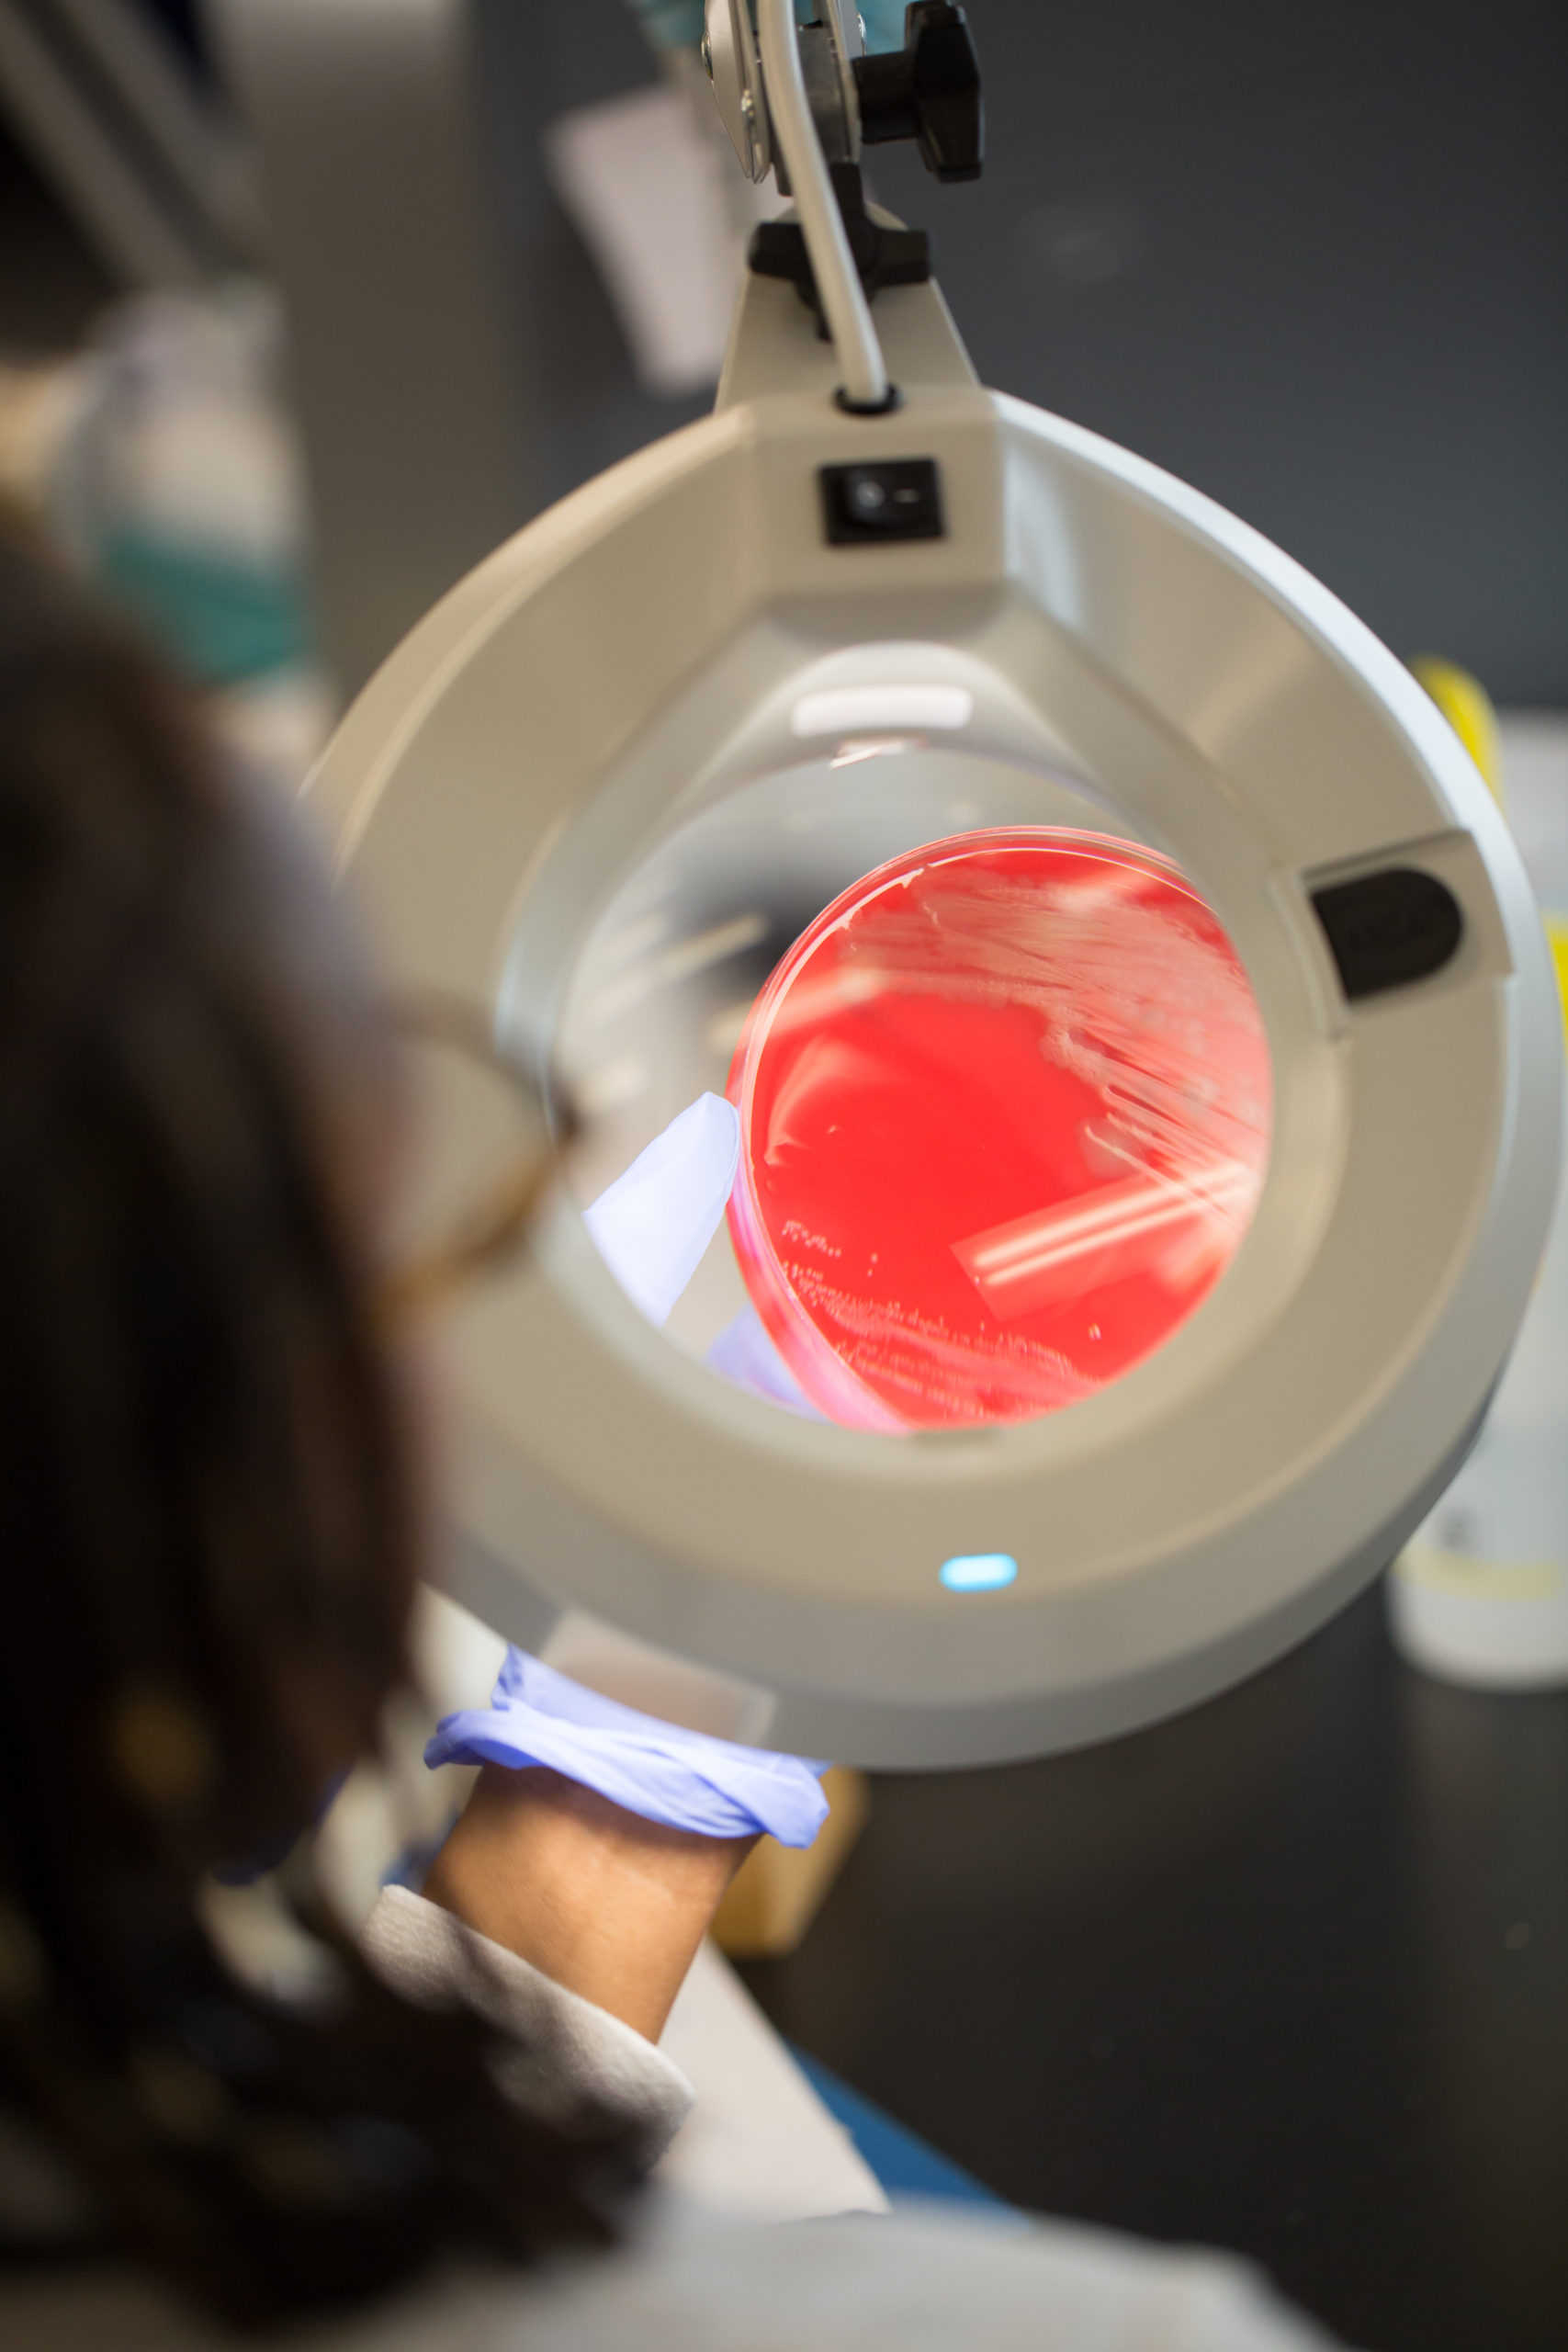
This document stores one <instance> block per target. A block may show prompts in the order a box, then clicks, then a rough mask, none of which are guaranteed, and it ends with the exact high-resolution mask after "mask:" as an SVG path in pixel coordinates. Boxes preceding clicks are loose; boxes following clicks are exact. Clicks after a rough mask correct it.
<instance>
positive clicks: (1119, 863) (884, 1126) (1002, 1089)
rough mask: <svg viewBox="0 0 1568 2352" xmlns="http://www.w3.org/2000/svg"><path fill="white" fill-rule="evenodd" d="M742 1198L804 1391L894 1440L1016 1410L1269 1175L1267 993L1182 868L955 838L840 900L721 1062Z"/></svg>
mask: <svg viewBox="0 0 1568 2352" xmlns="http://www.w3.org/2000/svg"><path fill="white" fill-rule="evenodd" d="M728 1097H729V1100H730V1102H731V1103H733V1104H734V1105H735V1106H736V1109H737V1110H738V1112H739V1123H740V1150H739V1170H738V1173H737V1177H736V1182H735V1184H734V1189H733V1192H732V1193H731V1194H730V1196H729V1202H728V1225H729V1233H730V1238H731V1240H732V1243H733V1248H734V1252H735V1257H736V1260H737V1261H738V1263H739V1270H740V1273H741V1275H742V1278H743V1280H744V1283H745V1286H746V1290H747V1292H748V1293H749V1295H750V1301H751V1304H752V1306H753V1307H754V1309H755V1311H756V1315H757V1316H758V1317H759V1318H760V1319H761V1324H762V1326H763V1327H764V1329H765V1331H766V1334H767V1337H768V1339H769V1340H771V1342H772V1344H773V1348H774V1349H776V1351H777V1353H778V1356H779V1357H780V1358H781V1359H782V1361H783V1364H784V1366H785V1367H787V1372H788V1374H789V1376H790V1378H791V1380H792V1381H793V1383H795V1385H797V1387H798V1390H799V1392H800V1395H801V1397H802V1398H803V1399H804V1401H805V1402H806V1403H807V1406H808V1407H810V1408H814V1409H815V1410H816V1411H818V1412H819V1413H822V1414H824V1415H826V1416H827V1417H828V1418H829V1419H832V1420H835V1421H838V1422H840V1423H841V1424H844V1425H846V1426H848V1427H851V1428H857V1429H864V1430H885V1431H889V1432H897V1431H905V1430H922V1429H942V1428H953V1427H964V1426H973V1425H976V1424H980V1423H986V1422H1007V1421H1017V1420H1024V1419H1032V1418H1034V1417H1036V1416H1039V1415H1041V1414H1044V1413H1050V1412H1054V1411H1056V1410H1059V1409H1060V1408H1062V1407H1064V1406H1066V1405H1070V1404H1073V1403H1075V1402H1077V1400H1078V1399H1080V1398H1082V1397H1089V1396H1090V1395H1092V1394H1093V1393H1094V1392H1095V1391H1096V1390H1097V1389H1099V1388H1100V1387H1103V1386H1104V1385H1106V1384H1107V1383H1108V1382H1110V1381H1112V1380H1115V1379H1116V1378H1118V1377H1119V1376H1120V1375H1121V1374H1123V1373H1125V1372H1127V1371H1128V1370H1130V1369H1131V1368H1132V1366H1133V1365H1134V1364H1135V1363H1139V1362H1140V1361H1141V1360H1142V1359H1143V1358H1144V1357H1145V1356H1147V1355H1148V1354H1150V1353H1151V1351H1153V1350H1155V1349H1156V1348H1157V1347H1159V1346H1160V1345H1161V1344H1162V1343H1163V1342H1164V1341H1165V1340H1167V1339H1168V1338H1169V1337H1170V1336H1171V1334H1172V1333H1173V1332H1174V1331H1175V1330H1176V1329H1178V1328H1179V1326H1180V1325H1181V1324H1182V1323H1184V1322H1185V1321H1186V1320H1187V1318H1188V1317H1190V1315H1192V1314H1193V1313H1194V1311H1195V1310H1196V1309H1197V1307H1198V1306H1200V1305H1201V1303H1202V1301H1203V1299H1204V1298H1205V1297H1206V1296H1207V1295H1208V1294H1209V1293H1210V1291H1211V1290H1212V1289H1213V1286H1214V1284H1215V1283H1216V1282H1218V1280H1219V1279H1220V1277H1221V1275H1222V1274H1223V1273H1224V1271H1225V1268H1226V1267H1227V1266H1228V1265H1229V1263H1230V1262H1231V1260H1232V1258H1233V1257H1234V1256H1235V1251H1236V1250H1237V1248H1238V1247H1239V1245H1240V1243H1241V1240H1242V1238H1243V1236H1244V1235H1245V1234H1246V1232H1247V1227H1248V1225H1249V1224H1250V1222H1251V1220H1252V1216H1253V1213H1254V1210H1255V1208H1256V1205H1257V1202H1258V1195H1259V1193H1260V1192H1261V1189H1262V1184H1263V1180H1264V1176H1265V1173H1266V1170H1267V1164H1268V1156H1269V1135H1270V1125H1271V1085H1270V1074H1269V1053H1268V1046H1267V1041H1266V1038H1265V1035H1264V1029H1263V1023H1262V1019H1261V1016H1260V1014H1259V1012H1258V1004H1257V1001H1256V999H1255V998H1254V995H1253V992H1252V989H1251V987H1250V985H1249V983H1248V981H1247V975H1246V973H1245V971H1244V969H1243V967H1242V966H1241V963H1240V961H1239V959H1238V957H1237V956H1236V954H1235V949H1234V948H1233V946H1232V945H1231V943H1230V941H1229V939H1228V938H1227V937H1226V935H1225V933H1224V930H1223V929H1222V928H1221V926H1220V924H1219V922H1218V921H1217V919H1216V918H1215V916H1214V914H1213V911H1212V910H1211V909H1210V908H1209V907H1208V906H1207V905H1206V904H1205V902H1204V901H1203V899H1201V897H1200V896H1199V895H1198V894H1197V893H1196V892H1195V891H1194V889H1193V888H1192V887H1191V886H1190V883H1189V882H1187V881H1186V880H1185V879H1184V877H1183V876H1182V875H1181V874H1180V872H1179V870H1178V868H1177V867H1175V866H1174V865H1171V864H1170V863H1169V861H1168V860H1167V859H1165V858H1163V857H1162V856H1160V855H1159V854H1157V853H1156V852H1154V851H1152V850H1150V849H1147V848H1145V847H1144V846H1143V845H1142V844H1140V843H1137V842H1130V841H1125V840H1122V839H1119V838H1116V837H1114V836H1111V835H1109V834H1099V833H1091V832H1084V831H1069V830H1065V829H1062V828H1059V827H1047V826H1013V827H998V828H991V829H987V830H984V831H970V832H965V833H962V834H958V835H955V836H953V837H951V838H948V839H945V840H942V841H938V842H930V843H928V844H926V845H924V846H922V847H920V848H917V849H914V850H910V851H908V852H906V853H904V854H900V855H898V856H897V857H895V858H893V859H892V860H890V861H889V862H888V863H886V864H885V865H880V866H878V867H877V868H876V869H875V870H874V871H873V872H872V873H869V874H867V875H866V876H864V877H863V879H862V880H860V881H858V882H856V883H854V884H853V885H852V887H851V888H848V889H847V890H845V891H844V892H843V893H842V894H841V896H840V897H839V898H837V899H835V900H834V901H833V903H832V904H831V905H829V906H828V907H827V908H826V909H825V910H823V912H822V913H821V914H820V915H818V918H817V919H816V921H815V922H812V923H811V924H810V926H809V927H808V928H807V930H806V931H805V932H804V933H802V935H801V936H800V937H799V939H797V940H796V942H795V944H794V945H793V946H792V947H791V948H790V949H789V951H788V952H787V954H786V955H785V956H784V958H783V959H782V961H781V962H780V963H779V964H778V965H777V967H776V968H775V969H774V970H773V974H772V976H771V978H769V979H768V981H767V983H766V985H765V986H764V988H763V989H762V991H761V995H760V996H759V997H758V999H757V1001H756V1003H755V1005H754V1006H753V1008H752V1011H751V1013H750V1019H749V1020H748V1022H747V1024H746V1027H745V1030H744V1033H743V1035H742V1036H741V1039H740V1043H739V1047H738V1048H737V1051H736V1054H735V1057H734V1061H733V1064H732V1066H731V1069H730V1074H729V1082H728Z"/></svg>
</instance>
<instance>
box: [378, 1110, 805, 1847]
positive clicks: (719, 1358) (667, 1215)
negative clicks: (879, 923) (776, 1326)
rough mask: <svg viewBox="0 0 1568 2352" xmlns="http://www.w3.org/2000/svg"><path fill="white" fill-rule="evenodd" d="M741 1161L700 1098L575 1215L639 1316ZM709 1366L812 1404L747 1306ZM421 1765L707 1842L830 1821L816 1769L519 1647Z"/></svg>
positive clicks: (691, 1247) (690, 1254) (659, 1319)
mask: <svg viewBox="0 0 1568 2352" xmlns="http://www.w3.org/2000/svg"><path fill="white" fill-rule="evenodd" d="M739 1156H740V1121H739V1116H738V1114H737V1113H736V1111H735V1108H734V1105H733V1104H732V1103H727V1102H725V1101H724V1099H723V1097H722V1096H721V1095H717V1094H704V1095H701V1096H699V1098H698V1100H697V1101H696V1102H695V1103H692V1104H691V1105H690V1106H689V1107H688V1108H687V1109H686V1110H684V1111H682V1113H681V1114H680V1116H679V1118H676V1119H672V1120H671V1123H670V1125H669V1126H667V1127H666V1128H665V1130H664V1132H663V1134H662V1135H660V1136H656V1137H655V1139H654V1141H653V1142H652V1143H650V1144H649V1147H648V1148H647V1150H646V1151H644V1152H643V1153H641V1155H640V1156H639V1157H638V1158H637V1159H635V1160H634V1161H633V1162H632V1165H631V1166H630V1167H629V1168H628V1169H627V1170H626V1174H625V1175H624V1176H620V1177H618V1178H617V1179H616V1181H615V1183H613V1184H612V1185H611V1186H610V1188H609V1190H608V1191H607V1192H605V1193H601V1195H600V1197H599V1198H598V1200H597V1201H595V1202H594V1204H593V1206H592V1208H591V1209H589V1210H588V1211H587V1213H586V1216H585V1217H584V1220H583V1222H584V1223H585V1224H586V1226H587V1227H588V1230H589V1232H590V1233H591V1234H592V1237H593V1240H594V1244H595V1246H596V1247H597V1249H598V1250H599V1252H600V1255H601V1256H602V1257H603V1258H604V1261H605V1263H606V1264H607V1265H608V1266H609V1268H610V1271H611V1272H612V1273H613V1274H614V1275H615V1279H616V1281H617V1282H618V1283H620V1285H621V1287H622V1289H623V1290H624V1291H626V1294H627V1295H628V1296H629V1297H630V1298H631V1299H632V1300H633V1301H634V1302H635V1304H636V1305H637V1306H639V1307H640V1308H641V1310H642V1312H643V1314H645V1315H646V1316H647V1317H648V1319H649V1322H650V1323H658V1324H662V1323H663V1322H665V1321H666V1320H667V1318H668V1317H669V1315H670V1313H671V1309H672V1308H673V1306H674V1305H675V1302H676V1300H677V1299H678V1298H679V1297H680V1295H681V1294H682V1291H683V1290H684V1289H685V1287H686V1284H687V1283H689V1282H690V1281H691V1279H692V1276H693V1275H694V1273H695V1272H696V1270H697V1265H698V1263H699V1261H700V1260H701V1259H702V1257H703V1254H704V1252H705V1250H706V1249H707V1246H708V1244H709V1242H710V1241H711V1240H712V1239H713V1237H714V1235H715V1234H716V1232H717V1230H718V1227H719V1224H720V1221H721V1220H722V1218H723V1216H724V1212H725V1207H726V1204H727V1203H728V1199H729V1194H730V1191H731V1188H732V1187H733V1185H734V1182H735V1174H736V1170H737V1168H738V1166H739ZM709 1362H710V1363H713V1365H714V1367H715V1369H716V1371H721V1372H722V1373H724V1374H725V1375H726V1376H727V1377H728V1378H729V1379H731V1380H733V1381H735V1382H736V1383H737V1385H739V1386H741V1387H747V1388H750V1389H752V1390H753V1391H754V1392H755V1393H756V1394H757V1395H759V1396H764V1397H773V1399H774V1401H776V1402H778V1403H781V1404H787V1405H789V1406H790V1407H791V1408H792V1409H794V1410H795V1411H797V1412H799V1411H805V1412H810V1411H811V1410H812V1408H811V1407H810V1406H809V1405H807V1402H806V1400H805V1398H804V1397H802V1396H801V1394H800V1391H799V1389H798V1388H796V1386H795V1382H794V1380H793V1379H792V1378H791V1376H790V1374H789V1371H788V1369H787V1367H786V1366H785V1364H784V1359H783V1357H782V1356H780V1355H779V1353H778V1351H777V1350H776V1349H775V1348H774V1347H773V1341H772V1340H770V1339H769V1338H768V1335H767V1333H766V1331H765V1330H764V1329H762V1326H761V1321H760V1320H759V1319H758V1317H757V1315H756V1313H755V1311H754V1309H752V1308H750V1307H748V1308H747V1309H746V1310H745V1311H744V1313H743V1314H742V1315H741V1316H739V1317H738V1318H737V1320H736V1322H735V1323H733V1324H732V1325H731V1326H730V1328H729V1329H728V1330H727V1331H725V1332H724V1333H722V1334H721V1335H720V1337H719V1339H718V1340H716V1341H715V1342H714V1346H713V1349H712V1350H711V1351H710V1353H709ZM424 1760H425V1762H426V1763H427V1764H428V1765H430V1766H431V1767H432V1768H434V1767H435V1766H436V1765H440V1764H500V1765H503V1766H505V1767H507V1768H508V1769H509V1770H516V1771H521V1770H524V1769H525V1767H527V1766H529V1765H534V1764H545V1765H548V1766H549V1767H550V1768H551V1769H552V1770H555V1771H557V1772H564V1773H565V1774H566V1776H567V1778H568V1779H569V1780H572V1781H581V1783H582V1785H583V1786H584V1787H585V1788H591V1789H597V1790H598V1792H599V1793H600V1794H601V1796H606V1797H608V1798H610V1799H611V1801H612V1802H613V1803H614V1804H619V1805H624V1806H625V1807H626V1811H627V1812H628V1813H637V1814H640V1815H642V1817H643V1819H644V1820H645V1821H660V1822H662V1823H663V1824H664V1825H665V1826H666V1827H667V1828H671V1829H689V1830H694V1831H695V1832H697V1833H698V1834H699V1835H700V1836H703V1837H707V1838H750V1837H751V1836H753V1835H754V1834H755V1833H756V1832H757V1831H759V1830H765V1831H766V1832H767V1833H768V1835H769V1836H770V1837H773V1838H778V1840H779V1841H780V1843H781V1844H782V1845H785V1846H809V1845H810V1843H811V1841H812V1839H813V1838H815V1837H816V1835H817V1832H818V1830H819V1829H820V1828H821V1826H822V1824H823V1822H824V1821H825V1820H826V1819H827V1817H828V1800H827V1798H826V1797H825V1796H824V1795H823V1793H822V1790H821V1786H820V1783H819V1778H818V1776H819V1775H820V1774H821V1773H822V1772H824V1771H825V1770H827V1767H826V1765H822V1764H808V1763H805V1762H803V1761H801V1759H800V1758H797V1757H794V1756H777V1755H774V1754H773V1753H772V1752H771V1751H770V1750H768V1749H766V1748H755V1747H740V1746H739V1745H738V1744H737V1743H736V1742H734V1741H733V1740H728V1739H714V1738H711V1737H709V1736H707V1735H706V1734H705V1733H703V1732H692V1731H682V1729H681V1728H680V1727H679V1726H678V1725H677V1724H667V1723H663V1722H660V1719H659V1718H658V1717H657V1716H654V1715H644V1714H639V1713H637V1710H636V1709H635V1708H633V1707H625V1706H622V1705H621V1704H620V1703H619V1702H618V1701H616V1700H614V1699H605V1698H602V1697H601V1696H600V1695H599V1693H598V1692H597V1691H589V1690H586V1689H585V1688H584V1687H583V1686H582V1684H581V1683H578V1682H573V1681H572V1680H571V1679H570V1677H569V1676H567V1675H564V1674H560V1673H558V1671H557V1670H556V1668H554V1667H549V1666H546V1665H545V1664H543V1662H542V1661H541V1660H540V1659H538V1658H535V1657H529V1656H528V1655H527V1654H526V1652H525V1651H523V1650H517V1649H513V1650H509V1651H508V1652H507V1657H506V1663H505V1665H504V1666H503V1667H502V1669H501V1679H500V1680H499V1681H498V1682H497V1684H496V1686H495V1690H494V1691H493V1692H492V1693H491V1703H490V1705H489V1707H488V1708H485V1707H474V1708H468V1709H467V1710H465V1712H464V1713H461V1714H456V1715H448V1716H447V1717H446V1720H445V1721H444V1722H443V1723H442V1724H440V1725H439V1727H438V1729H437V1731H436V1734H435V1736H434V1739H433V1740H432V1741H431V1742H430V1745H429V1746H428V1747H427V1748H426V1749H425V1751H424Z"/></svg>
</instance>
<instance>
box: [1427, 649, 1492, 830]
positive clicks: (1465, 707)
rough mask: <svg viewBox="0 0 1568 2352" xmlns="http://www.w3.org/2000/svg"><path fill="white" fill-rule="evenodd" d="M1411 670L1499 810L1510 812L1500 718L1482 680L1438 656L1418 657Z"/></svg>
mask: <svg viewBox="0 0 1568 2352" xmlns="http://www.w3.org/2000/svg"><path fill="white" fill-rule="evenodd" d="M1410 667H1411V671H1412V673H1413V674H1414V675H1415V676H1416V678H1417V679H1418V680H1419V681H1420V683H1421V684H1422V685H1424V686H1425V687H1426V689H1427V693H1428V694H1429V695H1431V697H1432V700H1433V701H1434V702H1435V703H1436V704H1437V706H1438V709H1439V710H1440V711H1441V712H1442V714H1443V717H1444V718H1446V719H1447V720H1448V722H1449V725H1450V727H1451V728H1452V729H1453V730H1454V733H1455V734H1456V735H1457V736H1458V737H1459V740H1460V741H1461V743H1462V744H1463V745H1464V748H1465V750H1466V751H1467V752H1469V753H1470V756H1471V758H1472V760H1473V761H1474V762H1475V764H1476V766H1477V767H1478V768H1479V769H1480V770H1481V773H1482V775H1483V776H1484V777H1485V779H1486V783H1487V786H1488V788H1489V789H1490V791H1491V794H1492V797H1493V799H1494V800H1495V802H1496V803H1497V806H1498V808H1499V809H1506V807H1507V801H1506V797H1505V794H1504V791H1503V760H1502V753H1501V752H1500V750H1499V747H1498V742H1497V714H1496V712H1495V710H1494V709H1493V707H1492V697H1491V695H1489V694H1488V693H1487V691H1486V689H1485V687H1484V686H1483V684H1482V683H1481V681H1480V679H1479V678H1472V676H1471V674H1470V672H1469V671H1468V670H1461V668H1460V667H1459V665H1458V663H1457V662H1442V661H1439V660H1438V656H1437V655H1436V654H1435V653H1419V654H1417V655H1416V659H1415V661H1414V662H1412V663H1411V664H1410Z"/></svg>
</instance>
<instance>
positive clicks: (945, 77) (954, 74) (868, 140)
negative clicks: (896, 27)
mask: <svg viewBox="0 0 1568 2352" xmlns="http://www.w3.org/2000/svg"><path fill="white" fill-rule="evenodd" d="M854 77H855V88H856V90H857V92H858V94H859V97H860V128H861V138H862V140H863V141H864V143H865V144H866V145H867V146H868V147H877V146H882V145H885V144H886V142H887V141H891V140H895V139H913V140H917V141H919V150H920V160H921V162H922V163H923V164H925V167H926V169H927V171H928V172H934V173H935V174H936V176H937V178H938V179H939V180H977V179H978V178H979V176H980V167H981V165H982V164H983V163H984V161H985V155H986V109H985V104H984V101H983V99H982V97H981V94H980V62H979V60H978V58H977V57H976V54H975V43H974V40H972V38H971V36H970V31H969V22H968V19H967V17H965V16H964V11H963V9H962V8H959V7H953V6H949V5H948V0H914V5H913V6H911V7H909V8H907V9H906V10H905V12H904V46H903V48H902V49H901V50H891V51H886V52H885V53H883V54H881V55H879V56H875V57H857V58H856V59H855V60H854Z"/></svg>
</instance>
